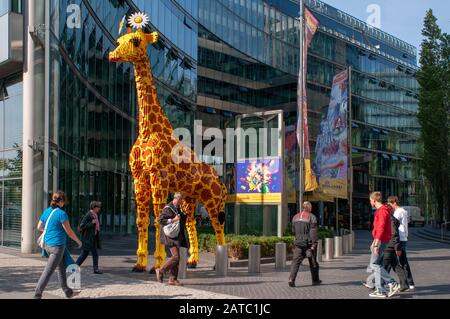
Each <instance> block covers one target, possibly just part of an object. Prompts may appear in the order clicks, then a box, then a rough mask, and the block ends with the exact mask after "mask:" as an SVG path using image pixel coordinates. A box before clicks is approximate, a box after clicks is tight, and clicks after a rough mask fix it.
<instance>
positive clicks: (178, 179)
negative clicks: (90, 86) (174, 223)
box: [109, 13, 226, 272]
mask: <svg viewBox="0 0 450 319" xmlns="http://www.w3.org/2000/svg"><path fill="white" fill-rule="evenodd" d="M147 22H148V17H147V16H146V15H145V14H142V13H135V14H133V15H131V17H130V18H129V20H128V23H129V24H128V25H127V33H126V34H125V35H123V36H121V37H120V38H119V39H118V40H117V48H116V49H115V50H114V51H113V52H111V53H110V54H109V61H111V62H131V63H132V64H133V65H134V69H135V81H136V91H137V95H138V104H139V135H138V138H137V140H136V142H135V143H134V146H133V147H132V149H131V153H130V158H129V163H130V168H131V172H132V174H133V179H134V187H135V195H136V205H137V217H136V225H137V228H138V249H137V263H136V265H135V266H134V268H133V271H137V272H142V271H145V270H146V268H147V256H148V226H149V224H150V203H151V204H152V205H153V213H154V215H155V227H156V249H155V264H154V266H153V268H152V270H154V269H158V268H160V267H161V266H162V264H163V262H164V259H165V257H166V253H165V247H164V245H161V244H160V243H159V236H160V227H159V225H158V217H159V214H160V212H161V211H162V209H163V208H164V206H165V205H166V203H167V197H168V195H169V193H174V192H181V193H182V194H183V195H184V196H185V197H184V200H183V204H182V205H183V208H184V210H185V211H186V212H187V222H186V226H187V231H188V236H189V243H190V250H189V255H190V256H189V259H188V265H189V266H190V267H195V266H196V265H197V262H198V241H197V230H196V221H195V216H194V211H195V206H196V204H197V202H201V203H202V204H203V205H204V206H205V208H206V209H207V211H208V214H209V217H210V220H211V222H212V225H213V228H214V231H215V234H216V239H217V243H218V245H223V244H224V242H225V238H224V221H225V213H224V206H225V196H226V188H225V186H224V185H223V184H222V183H221V182H220V180H219V178H218V175H217V173H216V171H215V169H214V168H213V167H212V166H210V165H207V164H205V163H202V162H200V161H198V159H197V156H196V154H195V153H194V152H193V151H192V150H191V149H190V148H189V147H187V146H186V145H184V144H183V143H181V142H180V141H179V140H178V138H177V137H176V136H174V134H173V127H172V125H171V124H170V122H169V119H168V118H167V117H166V115H165V114H164V112H163V110H162V108H161V106H160V103H159V101H158V95H157V92H156V87H155V83H154V81H153V76H152V72H151V70H150V63H149V59H148V57H147V45H148V44H153V43H155V42H157V41H158V34H157V33H156V32H153V33H145V32H144V31H143V30H142V28H143V27H144V26H145V25H146V24H147ZM132 27H134V28H135V29H136V31H132ZM119 32H120V31H119Z"/></svg>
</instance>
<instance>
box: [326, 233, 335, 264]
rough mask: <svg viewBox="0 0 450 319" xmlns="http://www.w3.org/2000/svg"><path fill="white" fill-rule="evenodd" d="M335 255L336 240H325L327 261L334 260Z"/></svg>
mask: <svg viewBox="0 0 450 319" xmlns="http://www.w3.org/2000/svg"><path fill="white" fill-rule="evenodd" d="M333 255H334V239H333V238H325V260H332V259H333Z"/></svg>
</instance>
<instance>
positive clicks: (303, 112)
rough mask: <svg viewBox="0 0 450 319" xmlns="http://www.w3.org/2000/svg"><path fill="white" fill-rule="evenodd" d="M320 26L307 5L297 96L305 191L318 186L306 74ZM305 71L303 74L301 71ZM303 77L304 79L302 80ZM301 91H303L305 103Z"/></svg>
mask: <svg viewBox="0 0 450 319" xmlns="http://www.w3.org/2000/svg"><path fill="white" fill-rule="evenodd" d="M318 27H319V21H318V20H317V19H316V18H315V17H314V16H313V14H312V13H311V12H310V11H309V10H308V9H307V8H306V7H305V36H304V39H303V41H304V43H303V45H302V46H301V50H303V65H302V67H301V68H300V74H299V77H298V88H297V92H298V94H297V95H298V96H297V114H298V119H297V141H298V143H299V145H300V141H301V134H302V132H301V125H300V121H301V120H302V118H303V141H304V142H303V156H302V158H303V159H304V161H305V192H311V191H313V190H314V189H316V188H317V187H318V185H317V180H316V177H315V176H314V172H313V170H312V169H311V155H310V150H309V139H308V136H309V135H308V100H307V96H306V82H307V81H306V76H307V65H308V48H309V45H310V44H311V41H312V39H313V37H314V34H315V33H316V31H317V28H318ZM302 71H303V74H302V73H301V72H302ZM302 79H304V80H303V81H302ZM300 92H303V105H302V99H301V94H300Z"/></svg>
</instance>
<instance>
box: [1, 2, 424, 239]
mask: <svg viewBox="0 0 450 319" xmlns="http://www.w3.org/2000/svg"><path fill="white" fill-rule="evenodd" d="M2 3H3V2H2ZM8 3H9V5H8V6H6V7H5V8H3V7H1V9H0V14H2V13H3V12H5V13H8V12H12V11H14V12H16V13H15V14H18V15H20V14H21V12H22V1H20V0H11V1H8ZM49 4H50V6H49V8H46V12H48V21H49V26H50V28H49V31H48V32H49V46H50V48H49V50H48V52H49V53H48V60H46V61H45V62H46V65H47V72H48V77H47V81H48V86H47V90H48V92H46V94H47V96H48V99H47V100H46V101H47V102H46V103H47V108H46V110H47V111H46V112H47V113H48V114H47V116H48V128H47V130H48V147H47V148H46V149H47V151H44V153H45V154H44V153H43V154H42V156H43V158H45V159H46V162H47V165H44V166H45V167H46V169H45V171H44V173H43V175H44V176H40V177H39V178H41V179H42V180H43V181H44V184H45V189H46V191H47V192H48V193H51V192H52V191H54V190H57V189H62V190H64V191H66V192H67V194H68V196H69V200H70V202H69V205H68V206H67V211H68V212H69V214H70V216H71V222H72V225H76V224H77V223H78V219H79V216H80V215H81V214H83V213H84V212H86V210H87V208H88V205H89V202H90V201H91V200H94V199H95V200H100V201H102V202H103V208H102V210H103V214H102V217H101V218H102V227H103V228H104V231H106V232H111V233H117V234H125V233H131V232H134V231H135V202H134V193H133V181H132V178H131V173H130V169H129V166H128V154H129V150H130V148H131V146H132V144H133V143H134V140H135V137H136V136H137V102H136V92H135V85H134V73H133V67H132V65H131V64H129V63H124V64H120V63H110V62H108V61H107V59H106V57H107V54H108V52H110V51H111V50H113V49H114V47H115V43H116V39H117V37H118V30H119V23H120V21H121V19H122V17H123V16H124V15H126V14H129V13H131V12H133V11H144V12H146V13H147V14H148V15H149V18H150V26H149V30H152V31H158V32H159V34H160V41H159V42H158V43H157V44H155V45H152V46H149V48H148V54H149V56H150V60H151V67H152V71H153V74H154V77H155V81H156V85H157V90H158V93H159V98H160V103H161V105H162V107H163V109H164V111H165V112H166V114H167V116H168V117H169V119H170V120H171V122H172V124H173V126H174V127H175V128H177V127H187V128H189V129H190V130H193V124H194V120H202V125H203V128H204V129H206V128H208V127H214V128H220V129H223V130H225V129H226V128H229V127H235V126H236V120H235V118H236V116H237V115H239V114H251V113H255V112H261V111H272V110H282V112H283V118H284V125H285V127H286V129H288V128H290V129H292V127H293V126H294V125H295V123H296V117H297V112H296V109H297V107H296V99H297V80H298V78H297V76H298V69H299V56H298V53H299V23H298V20H297V15H298V11H299V8H298V1H294V0H271V1H268V0H152V1H144V0H133V1H132V0H108V1H105V0H50V1H49ZM306 4H307V6H308V7H309V8H310V10H311V11H312V13H313V14H314V15H315V16H316V17H317V19H318V20H319V21H320V27H319V30H318V32H317V34H316V36H315V37H314V40H313V42H312V45H311V48H310V50H309V52H308V85H307V89H308V102H309V114H308V116H309V125H310V148H311V150H312V151H313V150H314V149H315V140H316V137H317V134H318V130H319V124H320V119H321V114H322V112H324V110H325V109H326V107H327V106H328V103H329V98H330V91H331V82H332V79H333V76H334V75H335V74H336V73H338V72H340V71H342V70H344V69H346V68H348V67H350V66H351V67H352V82H351V92H352V97H351V101H352V118H353V121H352V136H351V139H352V153H353V154H352V157H353V170H354V193H353V198H354V199H353V203H354V208H353V214H354V217H353V221H354V227H359V228H363V227H366V226H367V223H368V221H369V219H370V209H369V205H368V202H367V201H368V193H369V191H372V190H380V191H382V192H383V194H384V195H389V194H398V195H399V196H400V197H401V199H402V202H403V204H409V205H419V204H420V203H421V196H422V194H421V189H422V187H421V183H422V182H421V180H420V173H419V169H418V161H419V158H418V157H417V140H418V137H419V130H420V127H419V125H418V122H417V118H416V116H417V108H418V101H417V93H418V87H417V81H416V79H415V73H416V71H417V68H416V59H417V52H416V48H414V47H413V46H411V45H409V44H407V43H405V42H403V41H401V40H399V39H397V38H395V37H393V36H391V35H389V34H386V33H385V32H382V31H381V30H378V29H376V28H373V27H370V26H368V25H367V24H366V23H364V22H362V21H359V20H357V19H355V18H353V17H351V16H349V15H347V14H345V13H344V12H341V11H339V10H337V9H335V8H333V7H331V6H328V5H326V4H325V3H323V2H321V1H316V0H307V1H306ZM47 10H48V11H47ZM0 18H1V17H0ZM8 61H9V62H11V63H13V62H14V63H16V62H17V61H16V60H14V59H13V58H11V57H10V58H9V60H8ZM19 62H20V61H19ZM11 63H8V72H3V71H4V70H5V65H6V64H5V63H2V62H1V61H0V78H1V81H0V84H1V87H2V91H1V92H0V100H1V102H0V125H1V126H0V127H1V129H0V163H1V165H0V208H1V219H0V223H1V224H0V226H1V227H0V230H1V231H2V237H1V240H2V241H1V242H0V245H6V246H19V245H20V220H21V219H20V213H19V212H20V211H21V183H20V182H21V176H22V173H23V172H22V168H21V165H20V160H21V149H22V144H23V142H22V133H21V132H22V129H23V128H22V122H21V120H20V118H21V117H22V116H23V114H22V104H21V97H22V85H21V77H22V73H23V71H22V69H21V65H22V64H21V63H18V64H16V66H17V65H19V67H16V69H15V72H9V70H11V66H14V64H11ZM312 157H313V159H314V153H312ZM203 159H204V160H205V161H208V162H211V163H216V164H217V163H224V162H225V160H224V159H223V158H206V157H205V158H203ZM295 159H296V154H295V151H294V152H293V154H287V155H286V157H285V161H291V162H285V166H286V167H289V172H287V174H286V176H287V178H291V177H292V176H293V175H298V171H297V167H298V165H297V161H296V160H295ZM231 166H232V165H231ZM227 169H228V168H227V167H224V168H223V170H224V171H227ZM225 175H226V174H225ZM224 182H225V183H226V184H227V187H228V189H229V190H230V191H231V193H232V192H233V189H234V188H235V185H231V184H232V183H233V182H232V181H231V179H227V177H226V176H225V177H224ZM292 185H296V183H295V182H293V183H292ZM292 187H293V188H294V189H292V191H293V192H295V191H296V189H295V186H292ZM46 195H47V194H45V196H46ZM294 202H295V201H294ZM294 202H293V201H288V202H287V203H286V205H287V207H288V211H289V212H290V213H291V214H292V213H293V212H294V211H295V209H296V204H295V203H294ZM333 205H334V204H333V203H326V204H324V206H325V207H326V208H324V211H325V214H323V215H322V216H321V217H322V222H323V224H325V225H327V224H333V223H334V222H333V220H332V218H333V216H332V215H333V214H331V213H328V214H327V212H334V209H335V208H334V206H333ZM339 205H340V207H339V210H340V212H342V214H340V215H341V216H343V217H344V218H343V220H342V222H343V226H346V225H345V223H346V222H348V207H347V206H348V205H347V201H344V200H341V201H340V204H339ZM263 206H264V205H262V204H261V205H253V206H252V205H249V206H247V207H246V208H245V209H240V214H239V219H240V222H236V220H235V205H234V204H233V203H232V202H229V203H228V204H227V224H226V225H227V226H226V230H227V231H228V232H238V233H253V234H267V235H269V234H270V235H273V234H276V229H277V227H276V224H277V218H276V212H275V211H274V210H273V209H272V208H269V209H268V210H267V212H266V213H264V214H261V209H263ZM42 208H43V204H40V207H36V210H39V209H42ZM322 208H323V206H322V207H321V209H322ZM286 214H288V212H286ZM37 215H39V214H37ZM263 215H264V217H263ZM267 223H268V224H270V226H264V225H265V224H267ZM347 226H348V225H347Z"/></svg>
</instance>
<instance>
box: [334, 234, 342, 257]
mask: <svg viewBox="0 0 450 319" xmlns="http://www.w3.org/2000/svg"><path fill="white" fill-rule="evenodd" d="M339 257H342V237H341V236H334V258H339Z"/></svg>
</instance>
